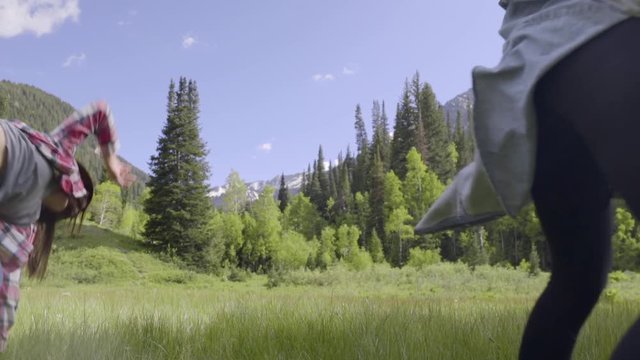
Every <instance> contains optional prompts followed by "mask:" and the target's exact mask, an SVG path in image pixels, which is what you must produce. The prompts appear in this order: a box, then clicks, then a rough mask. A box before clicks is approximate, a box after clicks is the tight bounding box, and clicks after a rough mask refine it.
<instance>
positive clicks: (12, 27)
mask: <svg viewBox="0 0 640 360" xmlns="http://www.w3.org/2000/svg"><path fill="white" fill-rule="evenodd" d="M78 1H79V0H29V1H24V0H2V1H0V38H10V37H13V36H17V35H20V34H22V33H25V32H31V33H34V34H36V36H41V35H44V34H48V33H50V32H52V31H53V29H54V28H55V27H56V26H58V25H60V24H62V23H64V22H65V21H67V20H69V19H70V20H73V21H76V20H78V17H79V16H80V7H79V6H78Z"/></svg>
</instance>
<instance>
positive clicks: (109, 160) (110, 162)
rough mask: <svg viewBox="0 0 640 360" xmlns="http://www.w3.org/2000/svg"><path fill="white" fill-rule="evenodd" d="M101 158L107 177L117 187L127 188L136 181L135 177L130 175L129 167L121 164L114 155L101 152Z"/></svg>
mask: <svg viewBox="0 0 640 360" xmlns="http://www.w3.org/2000/svg"><path fill="white" fill-rule="evenodd" d="M103 156H104V163H105V165H106V166H107V172H108V173H109V177H110V178H111V179H112V180H113V181H115V182H116V183H118V185H120V186H121V187H129V185H131V184H132V183H133V182H134V181H135V180H136V176H135V175H133V174H132V173H131V165H128V164H123V163H122V162H121V161H120V159H118V156H116V154H114V153H108V154H105V152H103Z"/></svg>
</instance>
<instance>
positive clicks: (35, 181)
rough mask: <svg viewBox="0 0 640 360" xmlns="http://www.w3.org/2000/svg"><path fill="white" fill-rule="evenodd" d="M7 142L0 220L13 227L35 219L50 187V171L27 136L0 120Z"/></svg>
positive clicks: (0, 196) (33, 221)
mask: <svg viewBox="0 0 640 360" xmlns="http://www.w3.org/2000/svg"><path fill="white" fill-rule="evenodd" d="M0 126H2V129H3V130H4V133H5V138H6V143H7V149H6V151H7V164H6V168H5V171H4V174H2V175H0V218H1V219H2V220H4V221H6V222H8V223H11V224H15V225H30V224H33V223H35V222H36V220H38V217H39V216H40V208H41V206H42V199H43V198H44V197H45V196H46V195H47V194H48V192H49V191H51V189H52V188H53V185H54V183H53V181H52V180H53V170H52V168H51V166H50V165H49V163H48V162H47V160H45V158H44V157H43V156H42V155H40V152H39V151H38V149H36V147H35V146H34V145H33V144H32V143H31V141H29V139H28V138H27V136H26V134H24V133H23V132H22V131H20V129H18V128H17V127H15V126H13V125H11V123H10V122H9V121H7V120H4V119H0Z"/></svg>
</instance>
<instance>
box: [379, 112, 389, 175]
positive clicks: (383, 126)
mask: <svg viewBox="0 0 640 360" xmlns="http://www.w3.org/2000/svg"><path fill="white" fill-rule="evenodd" d="M378 134H379V136H380V139H381V141H380V143H381V146H380V156H381V157H382V163H383V164H384V171H385V172H387V171H389V169H390V168H391V135H389V118H388V117H387V111H386V109H385V104H384V101H383V102H382V112H381V113H380V128H379V129H378Z"/></svg>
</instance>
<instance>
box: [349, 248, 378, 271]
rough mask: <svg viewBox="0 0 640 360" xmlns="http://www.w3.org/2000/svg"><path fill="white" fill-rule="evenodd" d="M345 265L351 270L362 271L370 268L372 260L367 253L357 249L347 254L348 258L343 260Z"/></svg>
mask: <svg viewBox="0 0 640 360" xmlns="http://www.w3.org/2000/svg"><path fill="white" fill-rule="evenodd" d="M345 263H346V264H347V267H349V268H350V269H351V270H355V271H362V270H366V269H368V268H370V267H371V266H372V265H373V260H372V259H371V255H369V253H368V252H367V251H365V250H363V249H357V250H355V251H352V252H351V253H349V256H348V257H347V258H345Z"/></svg>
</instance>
